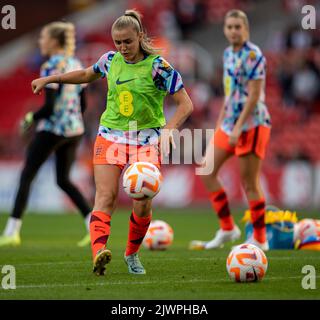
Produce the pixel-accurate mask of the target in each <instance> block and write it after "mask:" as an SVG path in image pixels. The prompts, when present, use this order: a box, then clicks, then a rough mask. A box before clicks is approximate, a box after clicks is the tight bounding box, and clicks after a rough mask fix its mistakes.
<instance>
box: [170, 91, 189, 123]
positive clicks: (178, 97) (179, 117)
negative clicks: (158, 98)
mask: <svg viewBox="0 0 320 320" xmlns="http://www.w3.org/2000/svg"><path fill="white" fill-rule="evenodd" d="M172 98H173V100H174V102H175V104H176V105H177V110H176V112H175V113H174V115H173V116H172V118H171V119H170V121H169V122H168V123H167V125H166V126H165V127H164V128H166V129H178V128H179V127H180V126H181V125H182V124H183V123H184V122H185V121H186V120H187V118H188V117H189V116H190V114H191V113H192V111H193V104H192V101H191V99H190V97H189V95H188V93H187V91H186V90H185V89H184V88H181V89H180V90H179V91H178V92H176V93H174V94H173V95H172Z"/></svg>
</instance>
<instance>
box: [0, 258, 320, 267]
mask: <svg viewBox="0 0 320 320" xmlns="http://www.w3.org/2000/svg"><path fill="white" fill-rule="evenodd" d="M158 259H159V257H146V258H145V260H158ZM163 259H164V260H165V261H178V260H182V259H181V258H172V257H168V258H163ZM223 259H224V258H222V257H203V258H201V257H194V258H188V260H189V261H192V260H196V261H210V260H212V261H215V260H223ZM268 259H269V260H270V261H272V260H293V259H294V260H296V259H298V260H311V259H313V260H320V255H319V256H314V257H269V258H268ZM90 261H91V260H89V259H88V260H87V261H83V260H76V261H74V260H72V261H56V262H52V261H51V262H34V263H32V262H30V263H16V264H14V266H15V267H34V266H46V265H48V266H50V265H70V264H82V263H83V264H85V263H89V262H90ZM4 264H8V263H1V264H0V266H1V265H4Z"/></svg>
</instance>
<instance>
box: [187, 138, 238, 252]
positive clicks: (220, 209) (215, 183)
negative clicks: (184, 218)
mask: <svg viewBox="0 0 320 320" xmlns="http://www.w3.org/2000/svg"><path fill="white" fill-rule="evenodd" d="M231 156H232V153H230V152H227V151H226V150H223V149H221V148H218V147H216V146H213V145H212V144H210V145H209V146H208V149H207V151H206V155H205V158H204V161H205V162H204V163H206V166H207V167H208V166H209V165H212V166H210V168H213V171H212V173H211V174H209V175H203V176H202V181H203V183H204V184H205V186H206V188H207V190H208V191H209V192H210V200H211V203H212V206H213V208H214V209H215V211H216V212H217V214H218V217H219V223H220V229H219V230H218V231H217V233H216V235H215V237H214V238H213V239H212V240H211V241H208V242H205V241H198V240H195V241H192V242H191V243H190V249H194V250H203V249H216V248H221V247H223V245H224V243H226V242H229V241H234V240H237V239H238V238H240V236H241V232H240V229H239V228H238V226H237V225H235V224H234V222H233V218H232V216H231V212H230V210H229V205H228V200H227V197H226V194H225V192H224V190H223V187H222V186H221V183H220V181H219V179H218V173H219V171H220V169H221V167H222V165H223V164H224V163H225V162H226V161H227V160H228V159H229V158H230V157H231ZM210 161H211V162H212V161H214V163H210Z"/></svg>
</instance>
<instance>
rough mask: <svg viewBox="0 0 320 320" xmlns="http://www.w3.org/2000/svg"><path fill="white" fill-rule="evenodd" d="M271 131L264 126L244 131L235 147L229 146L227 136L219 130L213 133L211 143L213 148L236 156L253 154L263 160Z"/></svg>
mask: <svg viewBox="0 0 320 320" xmlns="http://www.w3.org/2000/svg"><path fill="white" fill-rule="evenodd" d="M270 132H271V129H270V128H268V127H264V126H258V127H255V128H252V129H250V130H248V131H245V132H243V133H242V134H241V136H240V138H239V140H238V143H237V145H236V146H235V147H232V146H230V144H229V136H228V135H227V134H226V133H225V132H223V131H222V130H221V129H220V128H219V129H218V130H217V131H216V132H215V133H214V135H213V137H212V140H211V143H212V144H214V145H215V146H217V147H219V148H221V149H223V150H226V151H227V152H230V153H233V154H235V155H236V156H243V155H245V154H248V153H254V154H256V155H257V156H258V157H259V158H261V159H264V157H265V154H266V149H267V145H268V142H269V139H270Z"/></svg>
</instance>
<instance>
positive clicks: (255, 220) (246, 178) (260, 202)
mask: <svg viewBox="0 0 320 320" xmlns="http://www.w3.org/2000/svg"><path fill="white" fill-rule="evenodd" d="M239 162H240V174H241V180H242V185H243V188H244V190H245V193H246V196H247V199H248V202H249V207H250V211H251V222H252V225H253V230H254V231H253V237H252V238H251V239H248V240H247V242H248V243H252V244H254V245H256V246H258V247H260V248H261V249H262V250H265V251H266V250H268V249H269V245H268V241H267V237H266V226H265V221H264V216H265V200H264V194H263V191H262V189H261V185H260V171H261V164H262V160H261V159H260V158H259V157H257V156H256V155H255V154H253V153H250V154H247V155H244V156H241V157H239Z"/></svg>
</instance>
